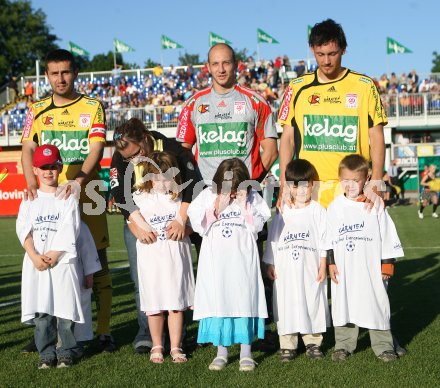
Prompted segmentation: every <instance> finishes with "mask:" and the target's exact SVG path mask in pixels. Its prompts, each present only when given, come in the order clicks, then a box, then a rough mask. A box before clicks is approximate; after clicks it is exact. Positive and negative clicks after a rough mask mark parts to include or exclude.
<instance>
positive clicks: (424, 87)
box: [419, 78, 429, 93]
mask: <svg viewBox="0 0 440 388" xmlns="http://www.w3.org/2000/svg"><path fill="white" fill-rule="evenodd" d="M427 91H429V80H428V78H425V79H424V80H423V81H422V82H420V85H419V93H426V92H427Z"/></svg>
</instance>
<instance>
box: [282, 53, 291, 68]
mask: <svg viewBox="0 0 440 388" xmlns="http://www.w3.org/2000/svg"><path fill="white" fill-rule="evenodd" d="M283 66H284V70H285V71H290V70H291V69H292V66H291V65H290V59H289V57H288V56H287V55H284V56H283Z"/></svg>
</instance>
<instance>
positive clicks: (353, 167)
mask: <svg viewBox="0 0 440 388" xmlns="http://www.w3.org/2000/svg"><path fill="white" fill-rule="evenodd" d="M344 168H346V169H347V170H350V171H356V172H361V173H363V174H364V176H365V178H366V177H368V173H369V168H370V166H369V164H368V161H367V159H365V158H364V157H363V156H362V155H358V154H351V155H347V156H346V157H345V158H344V159H342V160H341V162H340V163H339V170H338V174H339V175H341V171H342V170H343V169H344Z"/></svg>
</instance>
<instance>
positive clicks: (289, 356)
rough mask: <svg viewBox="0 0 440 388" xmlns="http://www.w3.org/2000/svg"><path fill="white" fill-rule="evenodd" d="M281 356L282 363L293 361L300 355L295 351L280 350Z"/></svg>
mask: <svg viewBox="0 0 440 388" xmlns="http://www.w3.org/2000/svg"><path fill="white" fill-rule="evenodd" d="M279 354H280V361H281V362H289V361H292V360H293V359H294V358H296V356H297V355H298V353H297V352H296V350H295V349H280V353H279Z"/></svg>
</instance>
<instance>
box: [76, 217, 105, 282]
mask: <svg viewBox="0 0 440 388" xmlns="http://www.w3.org/2000/svg"><path fill="white" fill-rule="evenodd" d="M76 249H77V251H78V257H79V258H80V260H81V262H82V266H83V271H84V276H87V275H90V274H93V273H95V272H98V271H100V270H101V269H102V267H101V263H100V261H99V256H98V251H97V250H96V247H95V241H94V240H93V237H92V234H91V233H90V230H89V227H88V226H87V225H86V224H85V223H84V222H83V221H81V227H80V232H79V237H78V239H77V240H76Z"/></svg>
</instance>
